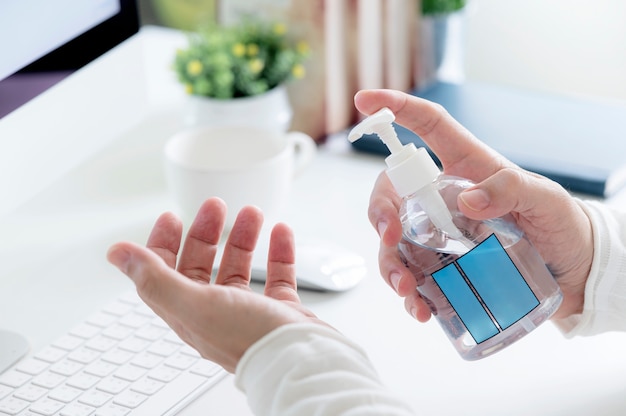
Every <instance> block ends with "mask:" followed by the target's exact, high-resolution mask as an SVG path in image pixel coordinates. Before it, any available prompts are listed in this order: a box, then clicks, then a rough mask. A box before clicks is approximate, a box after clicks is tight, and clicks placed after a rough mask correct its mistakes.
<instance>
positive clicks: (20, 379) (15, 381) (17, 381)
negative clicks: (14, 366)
mask: <svg viewBox="0 0 626 416" xmlns="http://www.w3.org/2000/svg"><path fill="white" fill-rule="evenodd" d="M30 378H31V377H30V375H28V374H26V373H22V372H21V371H17V370H9V371H7V372H6V373H4V374H2V375H1V376H0V384H4V385H6V386H9V387H21V386H23V385H24V384H26V382H27V381H28V380H30Z"/></svg>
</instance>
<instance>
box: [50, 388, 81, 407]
mask: <svg viewBox="0 0 626 416" xmlns="http://www.w3.org/2000/svg"><path fill="white" fill-rule="evenodd" d="M82 393H83V390H80V389H77V388H75V387H70V386H68V385H66V384H63V385H61V386H59V387H57V388H56V389H54V390H52V391H51V392H50V394H49V395H48V397H50V398H51V399H54V400H58V401H60V402H63V403H69V402H71V401H73V400H75V399H76V398H77V397H78V396H80V395H81V394H82Z"/></svg>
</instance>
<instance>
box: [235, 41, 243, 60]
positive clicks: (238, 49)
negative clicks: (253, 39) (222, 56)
mask: <svg viewBox="0 0 626 416" xmlns="http://www.w3.org/2000/svg"><path fill="white" fill-rule="evenodd" d="M245 53H246V46H245V45H244V44H243V43H240V42H238V43H235V44H234V45H233V55H235V56H236V57H238V58H241V57H242V56H243V55H244V54H245Z"/></svg>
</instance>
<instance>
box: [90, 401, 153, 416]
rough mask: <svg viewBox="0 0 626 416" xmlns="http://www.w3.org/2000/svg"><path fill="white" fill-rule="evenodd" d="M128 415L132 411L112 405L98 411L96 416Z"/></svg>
mask: <svg viewBox="0 0 626 416" xmlns="http://www.w3.org/2000/svg"><path fill="white" fill-rule="evenodd" d="M128 413H130V409H128V408H126V407H122V406H118V405H116V404H113V403H111V404H107V405H105V406H104V407H101V408H100V409H97V410H96V413H95V415H94V416H126V415H127V414H128ZM157 414H158V413H157Z"/></svg>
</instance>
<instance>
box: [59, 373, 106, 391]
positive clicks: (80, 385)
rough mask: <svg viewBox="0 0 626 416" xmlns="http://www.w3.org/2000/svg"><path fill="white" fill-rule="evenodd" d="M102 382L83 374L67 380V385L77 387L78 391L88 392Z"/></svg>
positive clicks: (97, 378) (98, 378)
mask: <svg viewBox="0 0 626 416" xmlns="http://www.w3.org/2000/svg"><path fill="white" fill-rule="evenodd" d="M100 380H101V378H100V377H96V376H92V375H91V374H87V373H85V372H82V373H78V374H76V375H73V376H72V377H71V378H69V379H68V380H67V385H68V386H71V387H76V388H77V389H81V390H88V389H90V388H92V387H93V386H95V385H96V383H98V382H99V381H100Z"/></svg>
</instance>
